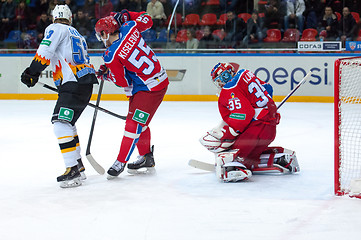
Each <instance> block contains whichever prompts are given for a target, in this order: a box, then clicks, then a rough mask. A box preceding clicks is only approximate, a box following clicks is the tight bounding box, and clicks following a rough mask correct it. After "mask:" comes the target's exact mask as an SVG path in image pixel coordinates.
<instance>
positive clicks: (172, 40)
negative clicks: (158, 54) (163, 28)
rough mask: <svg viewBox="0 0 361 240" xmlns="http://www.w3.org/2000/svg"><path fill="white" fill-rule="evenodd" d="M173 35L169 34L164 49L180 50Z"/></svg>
mask: <svg viewBox="0 0 361 240" xmlns="http://www.w3.org/2000/svg"><path fill="white" fill-rule="evenodd" d="M176 38H177V37H176V35H175V33H171V34H170V36H169V41H168V42H167V44H166V49H180V48H182V46H181V44H180V43H179V42H177V41H176ZM174 52H175V51H174Z"/></svg>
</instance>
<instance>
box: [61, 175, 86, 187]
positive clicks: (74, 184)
mask: <svg viewBox="0 0 361 240" xmlns="http://www.w3.org/2000/svg"><path fill="white" fill-rule="evenodd" d="M81 184H82V183H81V181H80V177H79V178H74V179H72V180H69V181H63V182H60V187H61V188H73V187H78V186H80V185H81Z"/></svg>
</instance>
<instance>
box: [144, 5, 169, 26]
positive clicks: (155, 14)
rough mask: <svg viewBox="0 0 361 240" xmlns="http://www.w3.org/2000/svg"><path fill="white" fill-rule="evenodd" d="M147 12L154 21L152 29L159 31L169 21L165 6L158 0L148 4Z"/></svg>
mask: <svg viewBox="0 0 361 240" xmlns="http://www.w3.org/2000/svg"><path fill="white" fill-rule="evenodd" d="M146 12H147V13H148V14H149V15H150V17H151V18H152V20H153V26H152V28H153V29H154V30H157V31H159V30H160V28H161V27H163V26H164V22H165V21H166V20H167V16H166V15H165V13H164V8H163V4H162V3H161V2H160V1H158V0H151V1H150V2H149V3H148V4H147V10H146Z"/></svg>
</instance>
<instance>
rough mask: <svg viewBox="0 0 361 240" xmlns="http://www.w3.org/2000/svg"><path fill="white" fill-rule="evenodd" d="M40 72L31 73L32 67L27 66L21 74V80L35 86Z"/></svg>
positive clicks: (27, 84)
mask: <svg viewBox="0 0 361 240" xmlns="http://www.w3.org/2000/svg"><path fill="white" fill-rule="evenodd" d="M39 76H40V73H31V72H30V67H28V68H26V69H25V70H24V72H23V73H22V74H21V82H22V83H24V84H25V85H26V86H27V87H28V88H30V87H34V86H35V84H36V83H37V82H38V80H39Z"/></svg>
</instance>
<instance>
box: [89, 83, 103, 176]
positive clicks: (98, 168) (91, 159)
mask: <svg viewBox="0 0 361 240" xmlns="http://www.w3.org/2000/svg"><path fill="white" fill-rule="evenodd" d="M103 85H104V81H103V80H101V81H100V86H99V91H98V97H97V101H96V103H95V106H96V108H95V109H94V115H93V121H92V125H91V127H90V133H89V139H88V145H87V147H86V152H85V155H86V158H87V159H88V161H89V163H90V164H91V165H92V167H93V168H94V169H95V171H97V172H98V173H99V174H104V173H105V170H104V168H103V167H102V166H100V165H99V163H98V162H97V161H95V159H94V157H93V156H92V155H91V153H90V145H91V141H92V139H93V133H94V126H95V120H96V118H97V114H98V108H97V107H99V103H100V97H101V94H102V90H103Z"/></svg>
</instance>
